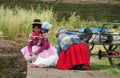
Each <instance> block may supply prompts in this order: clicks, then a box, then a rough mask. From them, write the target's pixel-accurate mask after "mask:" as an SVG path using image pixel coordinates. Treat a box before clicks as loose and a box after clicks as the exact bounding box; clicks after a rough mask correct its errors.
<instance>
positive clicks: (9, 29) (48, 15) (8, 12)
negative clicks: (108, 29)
mask: <svg viewBox="0 0 120 78" xmlns="http://www.w3.org/2000/svg"><path fill="white" fill-rule="evenodd" d="M35 18H40V19H41V21H42V22H43V21H48V22H50V23H51V24H52V25H53V28H52V29H51V30H50V33H51V34H50V39H49V40H50V41H51V42H52V44H54V45H56V43H57V41H56V38H55V34H56V32H57V29H58V28H60V27H64V28H67V29H75V28H77V29H78V30H79V29H80V28H81V27H86V26H88V27H91V26H92V27H94V26H99V25H101V24H102V22H100V21H95V20H94V19H91V20H86V21H85V20H82V19H81V18H80V16H79V15H76V13H71V15H70V17H68V20H65V18H62V19H61V21H58V20H57V19H58V18H57V14H56V13H55V12H53V9H50V8H48V9H41V8H40V6H39V7H38V8H37V9H33V8H31V9H30V10H26V9H23V8H20V7H17V6H15V8H13V9H10V8H6V9H5V8H4V7H3V6H0V32H1V33H3V36H5V38H4V39H9V40H16V38H17V35H19V34H21V33H22V34H27V35H28V34H29V33H30V32H31V31H32V30H31V28H32V27H31V25H32V22H33V20H34V19H35Z"/></svg>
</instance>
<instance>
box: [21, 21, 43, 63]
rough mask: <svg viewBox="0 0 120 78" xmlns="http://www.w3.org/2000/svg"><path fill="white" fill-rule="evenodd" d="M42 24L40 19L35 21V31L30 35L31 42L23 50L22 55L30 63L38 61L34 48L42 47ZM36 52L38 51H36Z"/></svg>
mask: <svg viewBox="0 0 120 78" xmlns="http://www.w3.org/2000/svg"><path fill="white" fill-rule="evenodd" d="M41 25H42V24H41V23H40V19H35V20H34V23H33V24H32V29H33V31H32V32H31V33H30V35H29V42H28V45H27V46H26V47H24V48H23V49H21V51H22V54H23V55H24V57H25V59H26V60H27V61H28V62H30V61H32V60H33V59H36V58H37V56H36V55H33V50H32V49H33V48H34V46H40V45H41V40H42V35H41ZM34 52H36V51H34Z"/></svg>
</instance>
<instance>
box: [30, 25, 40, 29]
mask: <svg viewBox="0 0 120 78" xmlns="http://www.w3.org/2000/svg"><path fill="white" fill-rule="evenodd" d="M35 27H38V28H40V29H41V24H34V25H33V26H32V28H35Z"/></svg>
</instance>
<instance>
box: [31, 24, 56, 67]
mask: <svg viewBox="0 0 120 78" xmlns="http://www.w3.org/2000/svg"><path fill="white" fill-rule="evenodd" d="M51 27H52V25H51V24H49V23H48V22H43V24H42V29H41V33H42V36H43V39H42V40H41V46H40V48H39V47H37V46H36V49H39V51H38V52H35V54H39V55H38V58H37V60H36V61H35V62H33V63H32V64H29V66H30V67H48V66H55V64H56V61H57V50H56V48H55V47H53V46H52V45H51V44H50V43H49V41H48V35H49V29H50V28H51Z"/></svg>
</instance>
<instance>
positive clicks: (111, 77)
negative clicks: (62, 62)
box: [27, 68, 120, 78]
mask: <svg viewBox="0 0 120 78" xmlns="http://www.w3.org/2000/svg"><path fill="white" fill-rule="evenodd" d="M27 78H120V77H119V76H117V75H115V74H111V73H106V72H102V71H80V70H58V69H55V68H28V76H27Z"/></svg>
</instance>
